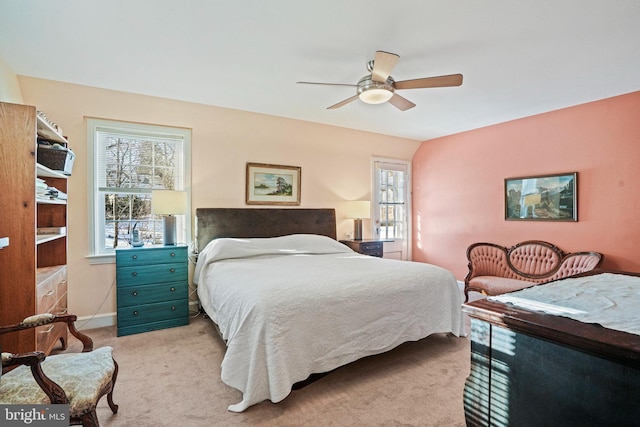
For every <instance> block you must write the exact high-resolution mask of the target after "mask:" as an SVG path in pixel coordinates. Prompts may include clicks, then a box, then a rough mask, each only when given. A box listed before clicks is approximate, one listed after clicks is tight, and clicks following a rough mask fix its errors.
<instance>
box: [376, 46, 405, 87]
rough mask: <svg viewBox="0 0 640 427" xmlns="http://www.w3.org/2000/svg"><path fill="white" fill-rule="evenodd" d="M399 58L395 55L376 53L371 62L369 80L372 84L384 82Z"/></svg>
mask: <svg viewBox="0 0 640 427" xmlns="http://www.w3.org/2000/svg"><path fill="white" fill-rule="evenodd" d="M399 59H400V56H398V55H396V54H395V53H389V52H383V51H381V50H379V51H377V52H376V57H375V58H374V60H373V70H371V80H373V81H374V82H386V81H387V78H388V77H389V74H391V70H393V67H395V65H396V64H397V63H398V60H399Z"/></svg>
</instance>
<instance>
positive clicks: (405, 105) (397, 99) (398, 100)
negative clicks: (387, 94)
mask: <svg viewBox="0 0 640 427" xmlns="http://www.w3.org/2000/svg"><path fill="white" fill-rule="evenodd" d="M389 103H390V104H391V105H393V106H394V107H396V108H397V109H398V110H400V111H406V110H408V109H409V108H413V107H415V106H416V104H414V103H413V102H411V101H409V100H408V99H406V98H403V97H401V96H400V95H398V94H397V93H394V94H393V96H392V97H391V99H390V100H389Z"/></svg>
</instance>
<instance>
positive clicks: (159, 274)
mask: <svg viewBox="0 0 640 427" xmlns="http://www.w3.org/2000/svg"><path fill="white" fill-rule="evenodd" d="M116 288H117V299H118V303H117V309H118V336H123V335H131V334H137V333H140V332H148V331H154V330H157V329H165V328H172V327H175V326H183V325H188V324H189V286H188V262H187V247H186V246H154V247H144V248H126V249H118V250H116Z"/></svg>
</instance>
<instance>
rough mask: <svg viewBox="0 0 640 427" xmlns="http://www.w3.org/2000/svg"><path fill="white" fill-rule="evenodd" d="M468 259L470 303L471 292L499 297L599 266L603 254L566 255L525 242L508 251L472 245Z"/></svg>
mask: <svg viewBox="0 0 640 427" xmlns="http://www.w3.org/2000/svg"><path fill="white" fill-rule="evenodd" d="M467 259H468V260H469V273H468V274H467V277H465V279H464V295H465V301H468V300H469V292H471V291H475V292H481V293H483V294H485V295H498V294H503V293H505V292H512V291H517V290H520V289H524V288H528V287H530V286H535V285H538V284H540V283H546V282H550V281H552V280H556V279H561V278H564V277H567V276H572V275H574V274H578V273H583V272H585V271H590V270H593V269H595V268H598V267H599V266H600V264H602V261H603V259H604V255H602V254H601V253H598V252H574V253H565V252H563V251H562V250H561V249H559V248H558V247H556V246H555V245H553V244H551V243H548V242H543V241H541V240H527V241H524V242H521V243H518V244H516V245H514V246H512V247H510V248H506V247H504V246H500V245H496V244H494V243H474V244H472V245H471V246H469V247H468V248H467Z"/></svg>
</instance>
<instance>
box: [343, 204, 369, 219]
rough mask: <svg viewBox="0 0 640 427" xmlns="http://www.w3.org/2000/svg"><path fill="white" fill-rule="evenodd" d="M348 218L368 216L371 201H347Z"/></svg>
mask: <svg viewBox="0 0 640 427" xmlns="http://www.w3.org/2000/svg"><path fill="white" fill-rule="evenodd" d="M347 217H348V218H370V217H371V202H369V201H360V200H356V201H351V202H348V203H347Z"/></svg>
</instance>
